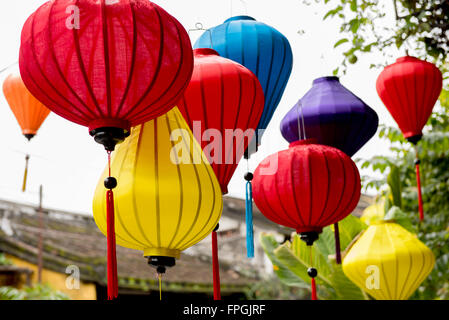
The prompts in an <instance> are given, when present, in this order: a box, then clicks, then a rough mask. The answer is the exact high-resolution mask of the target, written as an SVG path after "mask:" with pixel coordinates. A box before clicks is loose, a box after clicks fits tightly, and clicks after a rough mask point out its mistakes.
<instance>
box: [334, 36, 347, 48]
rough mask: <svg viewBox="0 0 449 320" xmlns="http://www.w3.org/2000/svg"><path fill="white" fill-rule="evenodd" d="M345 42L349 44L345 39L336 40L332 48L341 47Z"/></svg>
mask: <svg viewBox="0 0 449 320" xmlns="http://www.w3.org/2000/svg"><path fill="white" fill-rule="evenodd" d="M345 42H349V40H348V39H346V38H343V39H340V40H338V41H337V42H335V44H334V48H336V47H338V46H339V45H341V44H343V43H345Z"/></svg>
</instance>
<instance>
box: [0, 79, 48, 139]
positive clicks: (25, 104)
mask: <svg viewBox="0 0 449 320" xmlns="http://www.w3.org/2000/svg"><path fill="white" fill-rule="evenodd" d="M3 93H4V94H5V98H6V101H8V104H9V106H10V108H11V110H12V112H13V113H14V116H15V117H16V119H17V122H18V123H19V126H20V128H21V129H22V133H23V135H24V136H25V138H27V140H28V141H29V140H31V139H32V138H33V137H34V136H35V135H36V133H37V131H38V130H39V128H40V127H41V125H42V122H44V120H45V119H46V118H47V116H48V114H49V113H50V110H48V109H47V108H46V107H45V106H44V105H43V104H42V103H40V102H39V101H38V100H37V99H36V98H35V97H33V96H32V95H31V93H30V92H29V91H28V89H27V88H26V87H25V85H24V83H23V81H22V78H21V77H20V75H14V74H10V75H9V76H8V77H6V79H5V81H4V82H3Z"/></svg>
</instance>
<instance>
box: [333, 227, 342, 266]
mask: <svg viewBox="0 0 449 320" xmlns="http://www.w3.org/2000/svg"><path fill="white" fill-rule="evenodd" d="M334 238H335V257H336V262H337V264H341V248H340V230H339V228H338V222H337V223H335V224H334Z"/></svg>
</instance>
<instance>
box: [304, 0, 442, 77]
mask: <svg viewBox="0 0 449 320" xmlns="http://www.w3.org/2000/svg"><path fill="white" fill-rule="evenodd" d="M315 2H316V3H324V4H326V5H327V6H329V7H330V9H329V10H328V12H327V13H326V14H325V15H324V16H323V20H326V19H333V18H334V19H339V20H340V21H341V26H340V32H341V34H342V38H341V39H337V41H336V43H335V47H337V46H339V45H343V44H344V46H345V47H346V50H345V51H344V59H343V62H342V65H343V67H344V68H339V69H338V70H337V71H336V72H335V73H338V72H340V71H341V72H343V73H346V68H347V66H348V63H349V64H354V63H356V62H357V61H358V55H361V54H365V53H368V52H373V51H377V52H381V53H383V54H384V55H385V50H384V49H385V48H388V47H397V48H402V47H404V46H405V48H406V49H408V50H410V51H413V52H414V54H416V55H417V56H420V57H422V58H428V57H432V58H433V60H434V62H435V63H437V65H439V66H440V67H442V66H443V64H444V62H445V59H446V57H447V53H448V50H449V37H448V36H447V33H448V32H449V1H443V0H315ZM304 3H306V4H309V2H308V1H304ZM393 11H394V16H393V17H391V16H389V15H387V14H386V13H388V12H393ZM391 18H393V19H394V20H395V22H394V23H391V22H390V21H391ZM375 66H376V65H374V64H373V65H372V67H375Z"/></svg>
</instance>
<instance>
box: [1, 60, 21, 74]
mask: <svg viewBox="0 0 449 320" xmlns="http://www.w3.org/2000/svg"><path fill="white" fill-rule="evenodd" d="M18 63H19V61H16V62H13V63H11V64H9V65H7V66H6V67H4V68H3V69H0V74H2V73H3V72H5V71H7V70H9V69H10V68H12V67H14V66H15V65H16V64H18Z"/></svg>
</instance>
